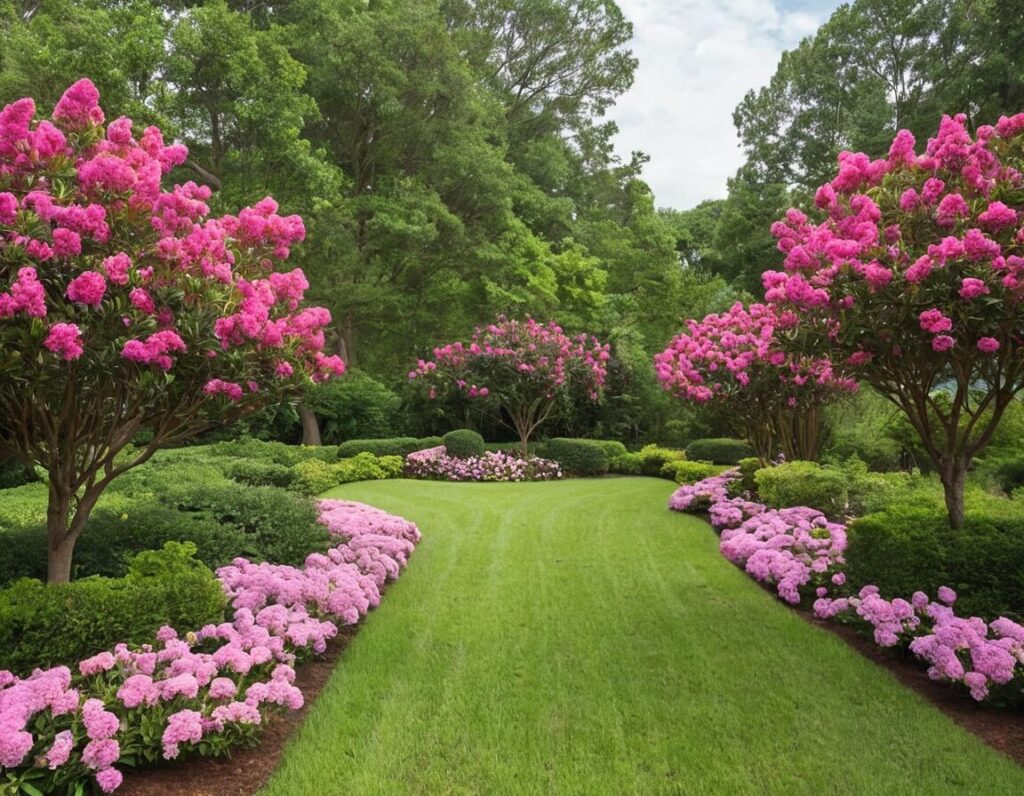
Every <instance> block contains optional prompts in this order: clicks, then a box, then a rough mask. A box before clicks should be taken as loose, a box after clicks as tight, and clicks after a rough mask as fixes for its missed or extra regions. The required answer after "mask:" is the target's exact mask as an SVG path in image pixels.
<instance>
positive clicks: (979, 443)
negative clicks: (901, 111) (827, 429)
mask: <svg viewBox="0 0 1024 796" xmlns="http://www.w3.org/2000/svg"><path fill="white" fill-rule="evenodd" d="M1022 142H1024V114H1018V115H1016V116H1013V117H1010V118H1007V117H1003V118H1002V119H1000V120H999V123H998V124H996V125H995V126H994V127H993V126H988V125H983V126H981V127H979V128H978V130H977V133H976V135H974V136H972V135H971V134H970V133H969V132H968V129H967V121H966V117H965V116H963V115H958V116H954V117H949V116H946V117H943V119H942V122H941V124H940V125H939V130H938V133H937V134H936V136H935V137H934V138H931V139H929V141H928V143H927V145H926V146H925V148H924V152H923V153H920V154H918V153H917V152H916V151H915V141H914V137H913V136H912V135H911V134H910V133H909V132H908V131H906V130H903V131H900V132H899V134H898V135H897V136H896V138H895V140H894V141H893V143H892V147H891V149H890V150H889V154H888V156H887V157H886V158H882V159H879V160H874V161H872V160H870V159H869V158H868V157H867V156H866V155H863V154H854V153H851V152H843V153H842V154H841V155H840V156H839V170H838V173H837V175H836V177H835V179H833V180H832V181H831V182H830V183H827V184H825V185H823V186H822V187H821V188H820V189H819V190H818V192H817V195H816V197H815V204H816V205H817V207H818V210H819V212H820V214H821V216H820V217H819V220H812V219H811V218H809V217H808V216H807V215H806V214H804V213H802V212H800V211H798V210H790V211H789V212H788V213H787V214H786V217H785V219H784V220H781V221H779V222H777V223H776V224H774V225H773V227H772V232H773V233H774V235H775V236H776V238H777V239H778V245H779V249H780V250H781V251H782V252H783V253H784V254H785V263H784V270H783V271H768V272H766V273H765V274H764V277H763V278H764V286H765V290H766V293H765V299H766V301H767V302H768V303H769V304H771V305H772V306H773V307H775V308H776V311H777V313H778V316H779V319H780V326H781V327H782V328H785V329H786V330H787V334H786V335H785V337H783V338H781V340H782V342H783V344H784V347H785V348H786V349H787V350H789V351H791V352H802V351H807V350H815V351H819V350H824V351H827V352H829V355H830V356H831V357H832V359H833V361H835V362H838V363H841V364H842V366H843V367H844V368H849V369H851V371H852V372H853V374H854V375H855V377H856V378H858V379H860V380H862V381H866V382H868V383H869V384H871V385H872V386H873V387H874V388H875V389H876V390H878V391H879V392H880V393H881V394H882V395H884V396H885V397H886V398H888V399H889V400H890V401H891V402H892V403H893V404H895V405H896V406H898V407H899V408H900V409H901V410H902V411H903V412H904V413H905V414H906V416H907V418H908V420H909V421H910V423H911V424H912V425H913V427H914V428H915V430H916V431H917V432H918V434H919V435H920V437H921V439H922V443H923V445H924V447H925V450H926V451H927V453H928V456H929V458H930V459H931V460H932V463H933V464H934V466H935V468H936V470H937V471H938V473H939V474H940V476H941V478H942V482H943V486H944V487H945V490H946V502H947V507H948V510H949V515H950V520H951V522H952V524H953V526H954V527H957V528H959V527H962V525H963V487H964V478H965V474H966V472H967V469H968V467H969V465H970V463H971V460H972V459H973V458H974V457H975V456H976V455H978V454H979V453H981V451H983V450H984V448H985V446H986V445H987V444H988V442H989V440H990V439H991V437H992V433H993V431H994V429H995V427H996V426H997V425H998V424H999V422H1000V420H1001V419H1002V416H1003V413H1004V410H1005V408H1006V407H1007V406H1008V405H1009V404H1010V402H1011V400H1012V398H1013V396H1014V395H1016V394H1017V393H1019V392H1020V391H1021V389H1022V388H1024V359H1022V356H1021V346H1020V337H1019V333H1020V328H1021V324H1022V322H1024V304H1022V301H1021V299H1022V298H1024V216H1022V212H1024V198H1022V197H1024V195H1022V193H1021V187H1022V184H1024V177H1022V173H1024V148H1022V146H1021V144H1022ZM936 391H940V395H939V396H936Z"/></svg>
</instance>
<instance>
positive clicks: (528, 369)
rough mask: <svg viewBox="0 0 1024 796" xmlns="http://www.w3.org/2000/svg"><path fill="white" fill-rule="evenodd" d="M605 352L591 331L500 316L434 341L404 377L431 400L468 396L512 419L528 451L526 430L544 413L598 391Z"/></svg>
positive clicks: (593, 396)
mask: <svg viewBox="0 0 1024 796" xmlns="http://www.w3.org/2000/svg"><path fill="white" fill-rule="evenodd" d="M609 359H611V354H610V347H609V346H608V345H607V344H605V345H602V344H601V343H600V342H599V341H598V340H597V338H596V337H592V336H589V335H586V334H580V335H576V336H575V337H570V336H569V335H567V334H566V333H565V332H564V331H563V330H562V327H560V326H559V325H558V324H556V323H555V322H554V321H551V322H549V323H539V322H538V321H535V320H533V319H532V318H527V319H526V320H525V321H518V320H510V319H508V318H506V317H505V316H499V317H498V319H497V321H496V322H495V323H492V324H491V325H489V326H485V327H477V329H476V330H475V331H474V332H473V336H472V338H471V340H470V341H469V342H468V343H462V342H456V343H450V344H449V345H445V346H441V347H439V348H435V349H434V354H433V359H429V360H424V359H421V360H419V362H418V363H417V365H416V369H415V370H412V371H410V373H409V378H410V379H413V380H418V381H420V382H421V383H422V384H424V385H425V391H426V394H427V395H428V396H429V397H430V398H432V399H438V398H449V399H458V400H462V399H468V400H470V401H472V402H473V403H474V404H475V405H477V406H480V407H481V408H483V409H486V410H488V411H491V412H492V413H493V414H494V416H495V417H496V419H498V420H499V422H502V423H505V422H506V420H505V418H506V416H507V417H508V418H510V419H511V427H512V428H513V429H514V430H515V431H516V433H517V434H518V435H519V440H520V445H521V451H522V455H523V457H524V458H526V457H527V456H528V455H529V446H528V443H529V439H530V435H531V434H533V432H534V431H535V430H536V429H537V428H538V427H539V426H540V425H541V424H542V423H544V421H545V420H547V419H548V418H549V417H552V416H553V415H555V414H556V413H557V412H559V411H561V410H562V409H564V408H565V407H566V405H571V404H572V403H573V402H579V401H588V400H589V401H596V400H598V399H599V398H600V395H601V393H602V391H603V389H604V383H605V379H606V378H607V373H608V367H607V363H608V360H609Z"/></svg>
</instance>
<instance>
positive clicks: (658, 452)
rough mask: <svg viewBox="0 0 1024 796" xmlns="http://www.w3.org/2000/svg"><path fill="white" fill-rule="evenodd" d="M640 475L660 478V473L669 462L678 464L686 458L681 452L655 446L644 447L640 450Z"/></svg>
mask: <svg viewBox="0 0 1024 796" xmlns="http://www.w3.org/2000/svg"><path fill="white" fill-rule="evenodd" d="M639 456H640V474H641V475H651V476H655V477H660V476H661V471H662V470H663V469H664V467H665V465H666V464H668V463H669V462H680V461H683V460H684V459H685V458H686V454H685V453H683V452H682V451H677V450H672V449H671V448H659V447H658V446H657V445H645V446H644V447H643V448H641V449H640V453H639Z"/></svg>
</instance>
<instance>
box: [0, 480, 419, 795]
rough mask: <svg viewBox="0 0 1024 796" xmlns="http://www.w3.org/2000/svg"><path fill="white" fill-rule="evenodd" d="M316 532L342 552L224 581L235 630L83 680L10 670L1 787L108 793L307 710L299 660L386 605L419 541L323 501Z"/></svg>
mask: <svg viewBox="0 0 1024 796" xmlns="http://www.w3.org/2000/svg"><path fill="white" fill-rule="evenodd" d="M320 522H321V523H322V524H323V525H324V526H325V527H327V529H328V530H329V531H330V533H331V535H332V537H333V538H334V540H335V541H336V544H335V545H334V546H333V547H332V548H331V549H330V550H329V551H328V552H327V553H326V554H320V553H314V554H311V555H310V556H309V558H308V559H307V561H306V565H305V567H303V568H301V569H300V568H297V567H282V566H275V565H272V564H266V563H263V564H252V563H250V562H249V561H246V560H245V559H236V560H235V561H234V562H233V563H232V564H231V565H230V566H227V567H223V568H221V569H220V570H218V573H217V574H218V577H219V578H220V580H221V582H222V583H223V585H224V590H225V592H226V593H227V594H228V596H229V598H230V599H231V607H232V609H233V616H232V619H231V621H227V622H223V623H221V624H219V625H208V626H206V627H203V628H200V629H199V630H197V631H194V632H189V633H185V634H179V633H178V632H177V631H176V630H174V629H173V628H169V627H165V628H163V629H161V630H160V632H159V633H157V636H156V639H155V640H154V643H153V644H150V645H144V646H142V647H141V648H139V649H129V648H128V647H126V646H125V645H123V644H122V645H118V646H117V647H115V648H114V650H113V651H109V652H101V653H99V654H98V655H95V656H93V657H91V658H88V659H86V660H83V661H81V662H80V663H79V666H78V672H77V673H75V674H74V675H73V674H72V672H71V671H70V670H69V669H68V668H67V667H57V668H54V669H49V670H46V671H39V670H37V671H36V672H35V673H34V674H32V675H31V676H30V677H26V678H18V677H15V676H14V675H12V674H11V673H10V672H4V671H0V788H3V787H5V786H9V787H20V783H26V782H27V783H29V785H30V786H31V787H35V788H36V789H37V790H40V791H43V792H46V793H53V792H56V791H58V790H61V789H63V788H65V787H67V786H69V785H70V786H74V785H75V784H76V783H86V782H89V781H91V780H94V781H95V783H96V786H97V787H98V788H99V789H100V790H102V791H103V792H105V793H109V792H112V791H114V790H116V789H117V787H118V786H119V785H120V784H121V780H122V774H121V772H120V771H119V769H118V768H117V764H118V761H122V764H121V765H122V766H123V765H125V763H124V762H123V761H125V760H131V761H132V762H131V765H140V764H144V763H152V762H155V761H157V760H160V759H163V760H171V759H175V758H177V757H179V756H180V755H183V754H190V753H195V752H197V751H201V753H203V754H208V755H222V754H225V753H227V752H228V751H229V750H230V749H231V747H233V746H236V745H238V744H240V743H253V742H255V740H256V738H257V734H258V730H259V728H260V726H261V725H262V724H263V723H264V722H265V720H266V719H267V717H268V716H269V715H271V714H272V713H273V712H274V711H278V710H296V709H298V708H300V707H302V704H303V695H302V692H301V691H300V690H299V689H298V688H297V687H296V686H295V685H294V680H295V669H294V667H295V664H296V662H297V661H299V660H301V659H302V658H304V657H306V656H308V655H312V654H318V653H322V652H323V651H324V650H325V649H326V647H327V642H328V641H329V640H330V639H331V638H333V637H334V636H335V635H337V632H338V625H340V624H354V623H356V622H358V621H359V619H360V617H362V616H363V615H365V614H366V612H367V611H368V610H370V609H371V608H372V607H374V606H376V605H377V604H378V603H379V602H380V595H381V589H382V588H383V587H384V585H385V583H386V582H387V581H390V580H394V579H395V578H397V577H398V575H399V574H400V572H401V570H402V569H403V568H404V567H405V566H406V564H407V562H408V558H409V555H410V554H411V553H412V552H413V549H414V548H415V545H416V543H417V542H418V541H419V539H420V532H419V530H418V529H417V528H416V526H415V525H414V524H413V523H411V522H408V521H407V520H405V519H403V518H401V517H396V516H394V515H391V514H387V513H386V512H383V511H380V510H379V509H375V508H373V507H371V506H366V505H364V504H361V503H353V502H349V501H339V500H324V501H321V503H320ZM200 745H202V746H201V749H200Z"/></svg>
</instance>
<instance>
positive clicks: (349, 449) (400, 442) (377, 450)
mask: <svg viewBox="0 0 1024 796" xmlns="http://www.w3.org/2000/svg"><path fill="white" fill-rule="evenodd" d="M442 444H443V441H442V439H441V438H440V437H420V438H417V437H390V438H384V439H350V440H349V441H348V442H343V443H341V444H340V445H339V446H338V448H337V455H336V458H341V459H347V458H349V457H351V456H356V455H357V454H360V453H372V454H373V455H374V456H407V455H409V454H410V453H412V452H413V451H419V450H423V449H424V448H436V447H437V446H438V445H442Z"/></svg>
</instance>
